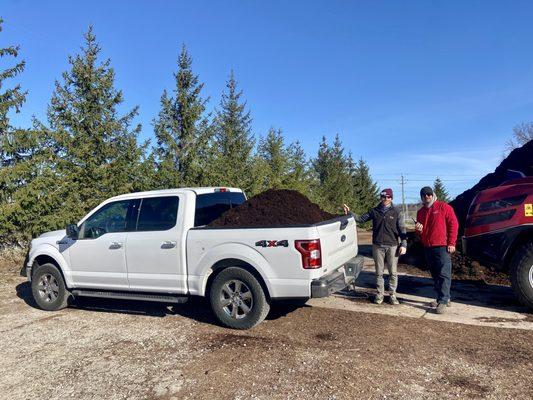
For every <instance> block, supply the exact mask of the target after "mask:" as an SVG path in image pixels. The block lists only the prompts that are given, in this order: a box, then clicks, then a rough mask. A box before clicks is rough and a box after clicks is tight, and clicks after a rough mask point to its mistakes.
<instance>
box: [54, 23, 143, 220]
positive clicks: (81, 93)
mask: <svg viewBox="0 0 533 400" xmlns="http://www.w3.org/2000/svg"><path fill="white" fill-rule="evenodd" d="M84 38H85V45H84V47H82V49H81V53H80V54H78V55H76V56H74V57H72V56H71V57H69V64H70V70H69V71H66V72H64V73H63V75H62V78H63V79H62V81H61V82H59V81H56V84H55V90H54V93H53V94H52V99H51V101H50V105H49V107H48V124H49V130H50V131H52V132H53V135H54V139H55V147H56V154H57V156H58V161H57V167H58V170H57V172H58V184H59V185H60V188H59V189H61V190H62V191H63V192H64V193H63V194H64V198H65V204H64V205H63V207H62V210H63V215H62V219H63V224H64V223H66V222H73V221H76V220H77V219H78V218H79V217H81V216H83V214H84V213H86V212H87V211H89V210H90V209H91V208H93V207H94V206H96V205H97V204H98V203H99V202H101V201H103V200H105V199H106V198H108V197H111V196H114V195H117V194H121V193H127V192H131V191H133V190H136V189H137V182H138V180H139V179H140V177H141V176H142V173H143V170H142V168H141V163H142V156H143V153H144V151H145V150H146V147H147V143H144V144H143V145H141V146H139V145H138V142H137V137H138V135H139V132H140V129H141V126H140V125H134V126H133V127H132V121H133V119H134V118H135V117H136V116H137V114H138V107H135V108H133V109H132V110H131V111H129V112H128V113H126V114H125V115H122V116H121V115H118V111H117V108H118V107H119V106H120V105H121V104H122V103H123V95H122V92H121V91H119V90H117V89H115V87H114V81H115V73H114V71H113V68H112V67H111V62H110V60H109V59H107V60H104V61H102V62H100V61H99V54H100V51H101V49H100V46H99V45H98V44H97V42H96V37H95V35H94V33H93V29H92V27H90V28H89V30H88V31H87V33H86V34H85V35H84Z"/></svg>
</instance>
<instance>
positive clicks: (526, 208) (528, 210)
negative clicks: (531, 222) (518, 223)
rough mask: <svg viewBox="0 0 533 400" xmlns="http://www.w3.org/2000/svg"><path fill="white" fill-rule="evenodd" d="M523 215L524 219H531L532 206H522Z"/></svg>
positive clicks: (532, 214) (532, 215)
mask: <svg viewBox="0 0 533 400" xmlns="http://www.w3.org/2000/svg"><path fill="white" fill-rule="evenodd" d="M524 214H525V215H526V217H533V204H524Z"/></svg>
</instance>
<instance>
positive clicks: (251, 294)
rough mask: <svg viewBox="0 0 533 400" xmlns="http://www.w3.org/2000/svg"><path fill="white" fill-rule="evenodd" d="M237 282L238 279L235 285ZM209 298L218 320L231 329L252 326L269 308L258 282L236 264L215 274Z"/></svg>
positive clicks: (262, 317)
mask: <svg viewBox="0 0 533 400" xmlns="http://www.w3.org/2000/svg"><path fill="white" fill-rule="evenodd" d="M237 282H240V284H239V286H238V287H237V285H238V284H237ZM226 285H227V286H226ZM231 293H233V295H234V297H231V296H232V294H231ZM237 293H240V294H239V295H236V294H237ZM209 299H210V301H211V309H212V310H213V313H214V314H215V316H216V317H217V319H218V320H219V321H220V323H221V324H222V325H224V326H227V327H228V328H233V329H250V328H253V327H254V326H256V325H257V324H259V323H260V322H261V321H263V320H264V319H265V318H266V316H267V315H268V312H269V310H270V304H269V302H268V299H267V298H266V296H265V292H264V290H263V288H262V287H261V284H260V283H259V282H258V280H257V279H256V278H255V277H254V276H253V275H252V274H251V273H250V272H248V271H246V270H244V269H242V268H238V267H230V268H226V269H224V270H223V271H222V272H220V273H219V274H218V275H217V276H216V277H215V280H214V281H213V284H212V285H211V289H210V292H209ZM246 309H248V312H246ZM234 310H237V311H236V312H234Z"/></svg>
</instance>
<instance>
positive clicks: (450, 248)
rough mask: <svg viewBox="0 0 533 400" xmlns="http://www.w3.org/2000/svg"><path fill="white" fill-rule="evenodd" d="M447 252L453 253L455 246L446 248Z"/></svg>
mask: <svg viewBox="0 0 533 400" xmlns="http://www.w3.org/2000/svg"><path fill="white" fill-rule="evenodd" d="M446 250H448V253H450V254H451V253H455V246H448V248H447V249H446Z"/></svg>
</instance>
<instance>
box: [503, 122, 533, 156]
mask: <svg viewBox="0 0 533 400" xmlns="http://www.w3.org/2000/svg"><path fill="white" fill-rule="evenodd" d="M530 140H533V122H523V123H521V124H519V125H516V126H515V127H514V128H513V137H512V138H511V139H509V140H508V141H507V143H506V146H505V150H506V152H507V154H509V153H510V152H511V151H513V150H514V149H516V148H518V147H522V146H523V145H525V144H526V143H527V142H529V141H530Z"/></svg>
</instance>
